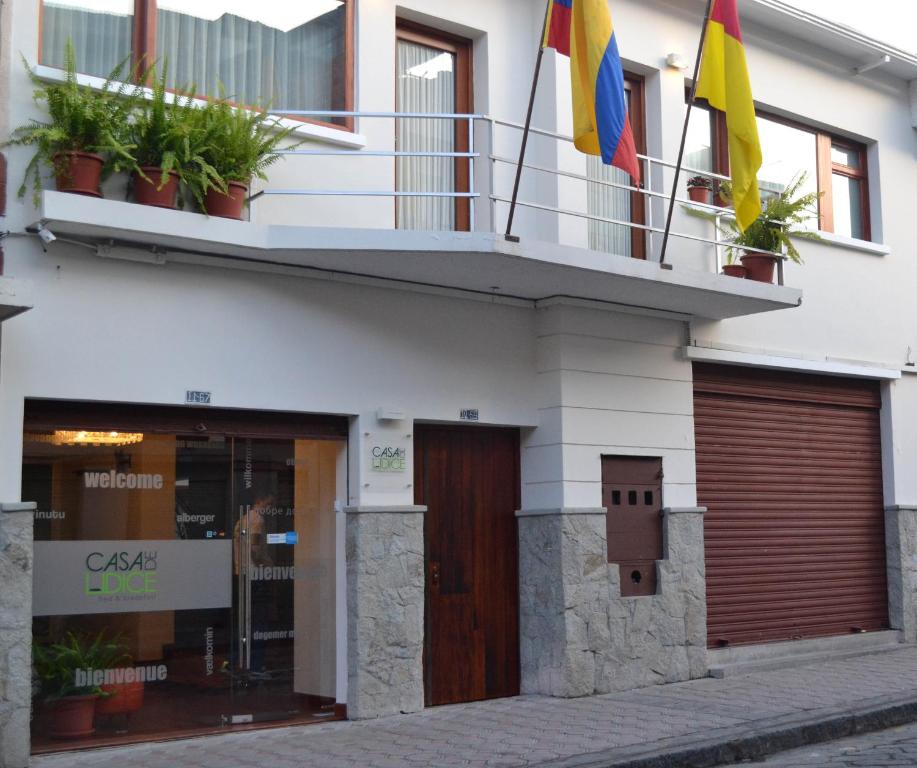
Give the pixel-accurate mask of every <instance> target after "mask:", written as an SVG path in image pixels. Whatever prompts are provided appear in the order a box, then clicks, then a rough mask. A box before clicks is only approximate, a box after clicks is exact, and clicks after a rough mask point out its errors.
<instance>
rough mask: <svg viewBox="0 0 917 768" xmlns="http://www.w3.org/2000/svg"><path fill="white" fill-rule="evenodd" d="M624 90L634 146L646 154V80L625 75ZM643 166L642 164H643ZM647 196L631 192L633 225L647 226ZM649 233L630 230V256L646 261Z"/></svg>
mask: <svg viewBox="0 0 917 768" xmlns="http://www.w3.org/2000/svg"><path fill="white" fill-rule="evenodd" d="M624 90H625V91H629V92H630V109H629V110H628V117H629V118H630V129H631V132H632V133H633V136H634V145H635V146H636V148H637V154H638V155H645V154H646V78H644V77H643V76H642V75H635V74H633V73H632V72H625V73H624ZM641 165H642V163H641ZM646 202H647V201H646V195H645V194H643V192H637V191H634V192H631V195H630V221H631V224H643V225H646ZM646 239H647V231H646V230H645V229H639V228H637V227H631V229H630V255H631V258H633V259H641V260H643V261H646Z"/></svg>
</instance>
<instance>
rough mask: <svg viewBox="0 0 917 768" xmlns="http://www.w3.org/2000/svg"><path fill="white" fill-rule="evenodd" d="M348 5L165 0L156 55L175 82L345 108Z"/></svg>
mask: <svg viewBox="0 0 917 768" xmlns="http://www.w3.org/2000/svg"><path fill="white" fill-rule="evenodd" d="M345 10H346V9H345V6H344V3H343V2H341V0H308V1H307V2H297V3H291V2H288V0H261V2H258V3H252V2H248V0H197V1H196V2H194V3H193V4H189V3H187V2H181V1H180V0H159V2H158V3H157V13H156V29H157V40H156V57H157V58H158V59H160V60H166V61H168V65H169V79H170V82H171V84H172V85H175V86H180V87H186V86H189V85H193V86H194V87H195V90H196V92H197V93H199V94H209V95H218V94H220V92H221V90H222V92H223V93H224V94H225V96H226V97H227V98H229V99H230V100H231V101H234V102H236V103H238V104H246V105H259V106H266V105H268V104H270V106H272V107H273V108H275V109H278V110H282V109H333V110H343V109H344V108H345V92H346V88H345V85H346V83H345V41H346V19H345ZM320 119H324V118H320ZM325 121H326V122H333V121H332V119H331V118H327V119H325Z"/></svg>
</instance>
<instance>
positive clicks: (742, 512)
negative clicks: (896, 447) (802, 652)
mask: <svg viewBox="0 0 917 768" xmlns="http://www.w3.org/2000/svg"><path fill="white" fill-rule="evenodd" d="M880 408H881V397H880V394H879V386H878V384H877V383H876V382H874V381H865V380H862V379H842V378H836V377H828V376H814V375H807V374H800V373H781V372H778V371H765V370H758V369H752V368H733V367H730V366H724V365H700V364H695V366H694V424H695V439H696V444H697V497H698V502H699V503H700V504H701V505H703V506H705V507H707V514H706V516H705V519H704V538H705V549H706V564H707V633H708V641H709V644H710V645H711V646H712V647H717V646H723V645H727V644H728V645H738V644H741V643H761V642H768V641H775V640H793V639H797V638H809V637H820V636H826V635H840V634H845V633H848V632H863V631H875V630H881V629H887V628H888V590H887V585H886V576H885V519H884V511H883V498H882V456H881V446H880V436H879V410H880Z"/></svg>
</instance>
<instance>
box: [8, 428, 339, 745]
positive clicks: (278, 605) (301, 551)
mask: <svg viewBox="0 0 917 768" xmlns="http://www.w3.org/2000/svg"><path fill="white" fill-rule="evenodd" d="M92 430H99V427H87V429H85V430H78V431H77V430H71V431H65V430H54V431H50V430H49V431H43V432H37V433H26V434H25V436H24V452H23V456H24V458H23V494H24V497H25V498H29V499H34V500H36V501H37V502H38V506H39V509H38V511H37V513H36V516H35V517H36V525H35V560H34V568H35V585H36V586H35V591H34V600H33V635H34V639H35V643H36V648H37V649H38V650H37V654H36V671H37V672H38V673H39V676H40V678H41V682H40V684H36V686H35V687H34V688H33V696H34V700H33V719H32V739H33V745H34V746H35V747H37V748H39V749H41V748H58V749H60V748H67V747H69V748H73V747H74V746H87V745H92V744H93V739H96V740H97V741H96V742H95V743H97V744H98V743H103V742H104V741H105V740H110V739H112V738H113V737H116V736H123V735H127V736H137V737H141V738H148V737H155V736H158V735H168V734H174V733H176V732H178V731H182V732H185V733H188V732H193V731H195V730H198V731H206V730H211V729H213V728H214V727H219V726H231V725H234V724H236V723H252V722H259V721H267V720H278V719H284V718H293V717H295V718H297V720H299V721H312V720H318V719H325V718H328V717H332V716H333V715H334V705H335V697H336V653H337V648H336V629H335V627H336V624H335V607H336V588H337V584H336V570H337V569H336V553H337V549H336V536H337V534H336V531H337V518H336V515H335V512H334V509H335V506H334V500H335V498H338V497H340V495H341V491H340V489H339V488H338V483H339V482H340V478H342V476H343V473H342V472H341V469H340V468H341V467H342V466H344V465H345V459H344V457H345V455H346V444H345V443H344V442H343V441H332V440H324V441H311V440H239V439H234V438H232V437H216V436H213V437H202V436H199V435H196V436H185V435H174V434H173V435H169V434H143V433H140V432H136V433H125V432H117V431H109V430H99V431H92ZM99 640H101V645H103V646H104V648H103V649H102V650H105V651H106V652H105V653H101V652H99V649H98V648H96V649H95V650H92V644H93V642H94V641H99ZM60 643H68V644H71V645H73V644H75V645H77V646H78V647H79V648H80V649H82V651H83V653H84V658H83V659H82V660H81V661H80V665H78V666H74V665H72V664H70V665H69V666H68V664H67V663H66V659H65V658H63V657H58V656H57V655H56V650H55V645H56V644H60ZM78 695H84V696H86V697H88V699H89V701H88V704H87V706H88V707H89V712H88V720H87V722H86V724H85V725H84V727H83V728H82V731H81V732H79V733H77V732H64V731H62V730H61V719H60V717H59V711H60V710H61V709H62V705H61V703H60V702H59V700H60V699H61V697H66V698H67V706H69V705H70V704H75V702H73V701H72V700H71V697H74V696H78ZM99 740H101V741H99Z"/></svg>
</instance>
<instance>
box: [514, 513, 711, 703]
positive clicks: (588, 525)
mask: <svg viewBox="0 0 917 768" xmlns="http://www.w3.org/2000/svg"><path fill="white" fill-rule="evenodd" d="M703 511H704V510H702V509H698V508H688V509H667V510H666V511H665V518H664V535H665V559H664V560H662V561H660V562H659V588H658V593H657V594H656V595H654V596H651V597H626V598H624V597H621V594H620V581H619V569H618V567H617V565H616V564H610V565H609V563H608V562H607V551H608V550H607V540H606V529H605V510H604V509H558V510H532V511H522V512H520V513H519V542H520V545H519V551H520V563H519V565H520V621H521V631H520V635H521V656H522V691H523V693H541V694H547V695H551V696H566V697H571V696H588V695H590V694H594V693H607V692H609V691H617V690H626V689H630V688H636V687H640V686H645V685H651V684H654V683H667V682H677V681H681V680H689V679H693V678H698V677H703V676H704V675H706V674H707V651H706V645H707V629H706V622H707V604H706V592H705V586H704V583H705V582H704V579H705V575H704V536H703Z"/></svg>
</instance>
